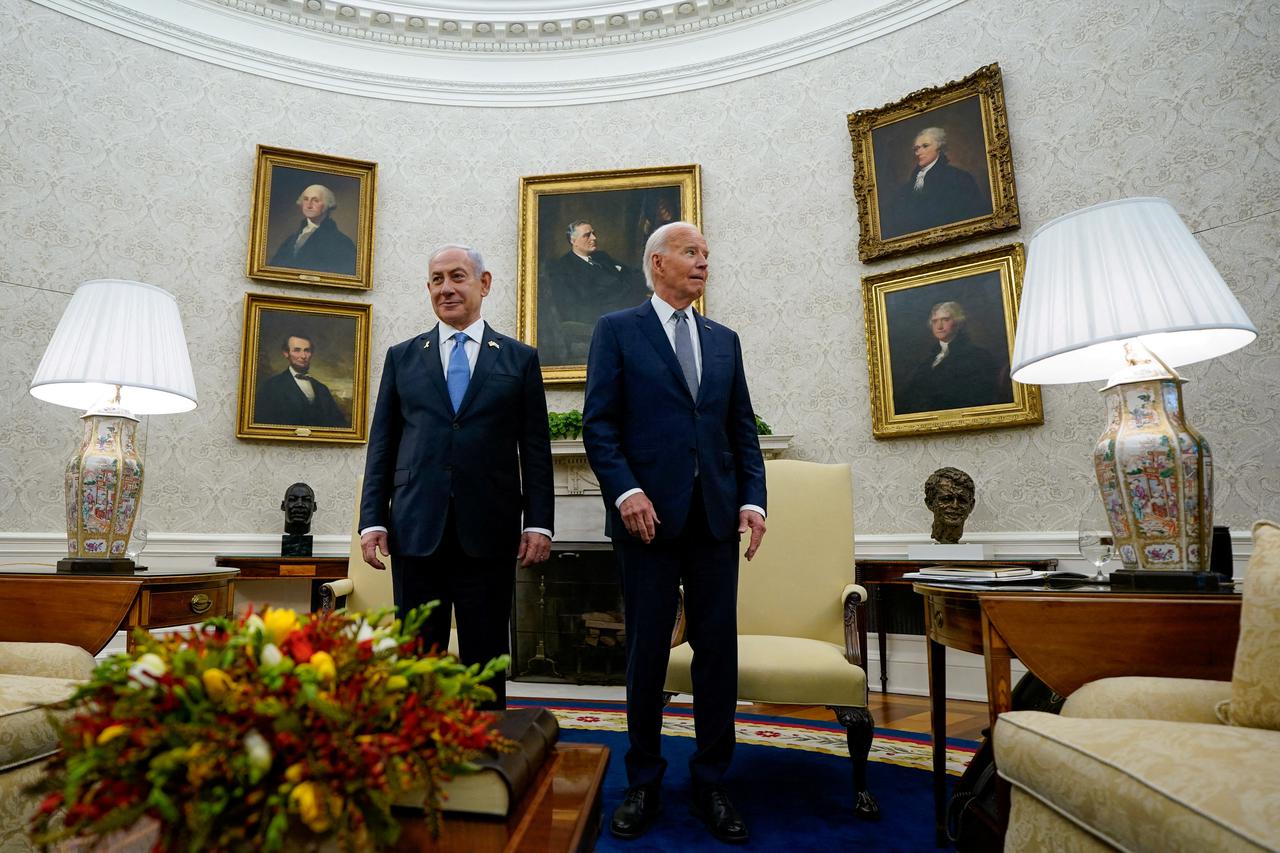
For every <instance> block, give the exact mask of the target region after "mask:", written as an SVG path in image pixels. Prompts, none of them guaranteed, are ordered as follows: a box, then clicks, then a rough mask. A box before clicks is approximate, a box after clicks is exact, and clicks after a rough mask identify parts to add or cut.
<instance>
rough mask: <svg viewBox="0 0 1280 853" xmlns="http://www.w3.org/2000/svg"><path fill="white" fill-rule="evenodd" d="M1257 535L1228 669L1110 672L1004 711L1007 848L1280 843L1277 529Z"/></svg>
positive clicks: (1271, 846)
mask: <svg viewBox="0 0 1280 853" xmlns="http://www.w3.org/2000/svg"><path fill="white" fill-rule="evenodd" d="M1253 542H1254V551H1253V556H1252V557H1251V558H1250V560H1249V569H1248V572H1247V574H1246V576H1245V589H1244V599H1243V602H1242V606H1241V614H1240V640H1239V643H1238V644H1237V646H1236V657H1235V664H1234V667H1233V670H1232V674H1231V681H1221V682H1219V681H1204V680H1198V679H1179V678H1150V677H1131V678H1105V679H1101V680H1099V681H1094V682H1092V683H1090V684H1086V685H1085V686H1084V687H1082V688H1080V689H1079V690H1077V691H1076V692H1075V693H1073V694H1071V696H1070V697H1068V699H1067V702H1066V704H1065V705H1064V706H1063V708H1062V714H1061V716H1054V715H1051V714H1043V713H1039V712H1036V711H1014V712H1011V713H1007V714H1001V715H1000V719H999V720H998V721H997V722H996V728H995V756H996V767H997V768H998V770H999V773H1000V775H1001V776H1002V777H1004V778H1005V779H1006V780H1008V781H1009V783H1010V785H1011V786H1012V794H1011V804H1010V812H1009V829H1008V833H1007V834H1006V836H1005V848H1004V849H1005V850H1006V851H1024V850H1025V851H1032V850H1034V851H1039V850H1056V851H1077V850H1080V851H1096V850H1115V849H1119V850H1151V851H1161V853H1165V852H1166V851H1187V852H1188V853H1192V851H1195V853H1201V851H1209V850H1212V851H1215V853H1220V852H1221V851H1235V850H1248V851H1257V850H1280V527H1277V526H1276V525H1275V524H1273V523H1271V522H1266V521H1260V522H1258V523H1257V524H1256V525H1254V528H1253ZM1100 653H1102V652H1100ZM1177 653H1178V650H1177V649H1169V654H1173V655H1176V654H1177Z"/></svg>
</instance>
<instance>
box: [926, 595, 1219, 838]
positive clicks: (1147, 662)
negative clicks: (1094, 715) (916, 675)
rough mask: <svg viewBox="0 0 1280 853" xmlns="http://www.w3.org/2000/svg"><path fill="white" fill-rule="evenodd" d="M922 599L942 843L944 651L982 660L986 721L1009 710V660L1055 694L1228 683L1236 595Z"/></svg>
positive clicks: (936, 811) (935, 802) (935, 795)
mask: <svg viewBox="0 0 1280 853" xmlns="http://www.w3.org/2000/svg"><path fill="white" fill-rule="evenodd" d="M913 588H914V589H915V591H916V592H918V593H920V594H921V595H922V596H923V597H924V615H925V627H926V631H927V636H928V645H929V700H930V728H931V731H932V737H933V805H934V820H935V826H936V832H937V842H938V846H939V847H943V846H946V844H947V835H946V792H947V771H946V742H947V717H946V706H947V676H946V650H947V649H948V648H952V649H959V650H960V651H966V652H974V653H977V654H981V655H982V656H983V660H984V662H985V664H986V671H987V701H988V707H989V711H990V717H991V723H992V725H994V724H995V720H996V717H997V716H999V715H1000V714H1002V713H1004V712H1005V711H1008V710H1010V707H1011V705H1010V700H1011V692H1012V687H1011V685H1010V660H1011V659H1012V658H1015V657H1016V658H1017V659H1018V660H1020V661H1022V663H1023V665H1024V666H1026V667H1027V669H1028V671H1030V672H1031V673H1032V674H1034V675H1035V676H1036V677H1037V678H1039V679H1040V680H1041V681H1043V682H1044V683H1045V684H1046V685H1048V686H1049V688H1050V689H1052V690H1053V691H1054V692H1055V693H1057V694H1058V695H1060V696H1067V695H1069V694H1071V693H1072V692H1074V691H1075V690H1076V689H1078V688H1079V687H1080V686H1081V685H1083V684H1086V683H1088V682H1090V681H1094V680H1096V679H1099V678H1107V677H1111V676H1119V675H1149V676H1165V677H1174V678H1207V679H1215V680H1219V681H1229V680H1230V679H1231V668H1232V665H1233V664H1234V662H1235V648H1236V641H1237V639H1238V638H1239V635H1240V596H1239V595H1238V594H1236V593H1235V592H1234V591H1231V590H1225V591H1222V592H1216V593H1194V594H1193V593H1164V594H1158V593H1151V594H1144V593H1135V592H1132V591H1126V590H1119V591H1112V590H1111V589H1110V588H1109V587H1107V586H1092V585H1089V586H1084V587H1079V588H1076V589H1071V590H1049V589H1044V588H1042V587H1021V588H1016V589H1011V588H1010V587H1009V586H1002V587H999V588H995V589H993V588H992V586H991V585H988V586H987V587H986V588H983V589H978V588H975V587H957V586H947V585H944V584H938V583H921V582H919V581H917V582H915V584H913Z"/></svg>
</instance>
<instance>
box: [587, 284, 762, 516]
mask: <svg viewBox="0 0 1280 853" xmlns="http://www.w3.org/2000/svg"><path fill="white" fill-rule="evenodd" d="M693 322H695V323H697V324H698V342H699V344H700V346H701V348H702V379H701V381H700V382H699V385H698V398H697V399H696V400H695V399H694V398H693V396H692V395H691V394H690V393H689V386H688V385H686V384H685V380H684V374H683V373H682V372H681V370H680V363H679V362H678V361H677V360H676V354H675V351H674V350H673V349H672V348H671V342H670V341H669V340H668V339H667V336H666V332H664V331H663V329H662V324H661V323H660V322H659V320H658V315H657V313H656V312H655V311H654V310H653V303H652V302H645V303H643V304H642V305H639V306H637V307H635V308H629V309H627V310H625V311H618V312H615V313H613V314H606V315H605V316H604V317H601V318H600V322H599V323H598V324H597V325H596V330H595V334H594V335H592V338H591V355H590V357H589V358H588V359H587V393H586V401H585V403H584V406H583V408H584V411H583V416H582V420H583V426H582V438H583V441H584V442H585V443H586V448H587V459H588V460H589V461H590V463H591V468H592V470H593V471H595V473H596V476H597V477H598V478H599V480H600V492H601V494H602V496H603V498H604V502H605V507H606V509H607V511H608V513H609V520H610V532H611V534H612V536H613V537H614V539H621V538H627V539H631V536H630V534H629V533H627V532H626V529H625V528H624V527H623V525H622V519H621V516H620V515H619V513H618V510H617V509H616V508H615V507H614V502H615V501H616V500H617V499H618V497H619V496H620V495H622V494H623V493H624V492H626V491H628V490H629V489H633V488H640V489H643V490H644V493H645V495H646V496H647V497H648V498H649V500H650V501H652V502H653V506H654V511H655V512H656V513H657V515H658V519H659V520H660V521H661V522H662V523H661V524H659V525H658V531H657V536H658V539H659V540H666V539H674V538H675V537H676V536H677V535H678V534H679V533H680V532H681V531H682V530H683V529H684V525H685V521H686V520H687V518H688V515H689V506H690V498H691V497H692V494H693V478H694V472H695V464H696V470H697V476H698V480H699V482H700V484H701V486H702V498H703V503H704V505H705V506H706V511H707V523H708V525H709V527H710V530H711V535H712V536H714V537H715V538H716V539H720V540H728V539H732V538H734V537H736V536H737V535H738V509H739V507H741V506H743V505H744V504H754V505H755V506H759V507H761V508H762V509H763V508H765V507H766V504H765V481H764V459H763V457H762V455H761V453H760V440H759V438H758V437H757V435H756V422H755V413H754V411H753V410H752V408H751V397H750V395H749V394H748V393H747V379H746V373H745V371H744V370H743V366H742V348H741V345H740V344H739V342H738V336H737V334H736V333H735V332H733V330H731V329H729V328H727V327H725V326H722V325H720V324H719V323H714V322H712V321H711V320H708V319H707V318H705V317H702V316H699V315H698V314H697V313H696V312H693ZM633 541H636V540H633Z"/></svg>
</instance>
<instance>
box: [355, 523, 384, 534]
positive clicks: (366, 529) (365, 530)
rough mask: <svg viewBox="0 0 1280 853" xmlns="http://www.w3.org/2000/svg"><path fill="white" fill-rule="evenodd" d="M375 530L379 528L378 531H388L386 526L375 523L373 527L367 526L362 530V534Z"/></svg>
mask: <svg viewBox="0 0 1280 853" xmlns="http://www.w3.org/2000/svg"><path fill="white" fill-rule="evenodd" d="M375 530H377V531H379V532H381V533H386V532H387V528H385V527H382V526H380V525H377V524H375V525H374V526H373V527H366V528H365V529H364V530H361V531H360V535H361V536H363V535H365V534H366V533H372V532H373V531H375Z"/></svg>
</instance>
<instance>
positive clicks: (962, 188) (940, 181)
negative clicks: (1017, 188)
mask: <svg viewBox="0 0 1280 853" xmlns="http://www.w3.org/2000/svg"><path fill="white" fill-rule="evenodd" d="M911 153H912V156H913V157H914V158H915V168H914V169H912V172H911V177H910V178H908V179H907V182H906V183H905V184H904V185H903V186H902V187H901V188H900V189H899V190H898V193H897V196H896V197H895V199H894V204H893V209H892V210H891V211H889V213H890V215H889V216H887V217H885V218H884V221H882V222H881V228H880V233H881V235H882V236H884V237H899V236H902V235H904V234H911V233H913V232H916V231H925V230H927V229H929V228H937V227H939V226H941V225H950V224H952V223H955V222H963V221H964V220H966V219H972V218H974V217H976V216H985V215H987V214H989V213H991V199H990V195H989V194H987V195H984V194H983V193H981V192H979V190H978V182H977V181H975V180H974V179H973V175H971V174H969V173H968V172H966V171H965V170H964V169H960V168H957V167H955V166H953V165H951V162H950V160H949V159H948V157H947V132H946V130H944V129H943V128H941V127H926V128H925V129H924V130H922V131H920V132H919V133H918V134H916V138H915V142H914V143H913V144H912V146H911Z"/></svg>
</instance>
